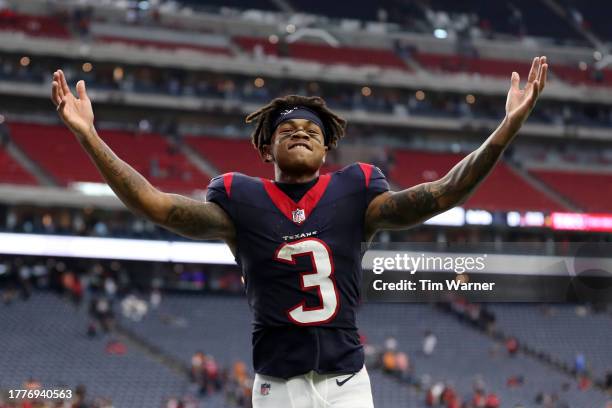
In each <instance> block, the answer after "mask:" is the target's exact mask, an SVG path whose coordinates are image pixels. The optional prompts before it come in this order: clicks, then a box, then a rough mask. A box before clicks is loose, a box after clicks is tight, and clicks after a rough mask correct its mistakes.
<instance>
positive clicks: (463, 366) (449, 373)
mask: <svg viewBox="0 0 612 408" xmlns="http://www.w3.org/2000/svg"><path fill="white" fill-rule="evenodd" d="M529 310H531V313H532V314H534V313H533V310H534V308H533V307H529ZM534 315H535V314H534ZM535 316H536V317H535V319H537V315H535ZM358 321H359V324H358V325H359V327H360V329H361V333H362V334H363V335H365V337H366V338H367V342H368V343H369V344H372V345H378V346H381V345H382V344H384V341H385V339H386V338H387V337H389V336H393V337H394V338H395V339H396V340H397V341H398V350H399V351H404V352H406V353H408V355H409V357H410V360H411V362H412V365H413V367H415V375H416V376H417V377H418V378H419V379H423V378H425V377H429V378H430V380H431V381H434V382H436V381H444V382H447V381H448V382H450V383H452V384H454V386H455V388H456V389H457V390H458V391H459V393H460V394H461V395H462V396H465V397H467V396H468V395H470V393H471V390H472V386H473V384H474V381H475V379H476V378H481V379H483V380H484V382H485V384H486V387H487V390H488V391H494V392H496V393H497V394H498V395H499V396H500V397H501V400H502V406H504V407H505V406H509V407H513V406H515V404H519V403H522V404H523V405H525V406H531V405H530V404H531V403H532V402H533V401H534V400H535V397H536V395H537V394H538V393H539V392H542V391H543V392H548V393H554V392H556V393H558V394H559V395H560V396H561V398H562V399H563V400H565V401H567V402H568V403H569V404H570V406H572V407H573V406H576V407H598V406H600V405H601V404H603V402H604V401H605V396H604V395H603V394H602V393H600V392H598V391H595V390H589V391H578V390H577V387H576V384H575V383H573V382H572V380H571V379H570V378H569V377H566V376H564V375H563V374H561V373H559V372H557V371H554V370H552V369H550V368H548V367H546V366H544V365H542V364H541V363H540V362H538V361H536V360H533V359H531V358H529V357H526V356H523V355H517V356H514V357H510V356H508V355H507V354H506V353H505V351H504V350H503V347H501V346H500V345H497V344H496V343H494V342H493V340H491V339H490V338H488V337H487V336H485V335H484V334H482V333H480V332H477V331H475V330H474V329H472V328H470V327H468V326H466V325H464V324H461V323H459V322H458V321H457V320H456V319H455V318H453V317H451V316H449V315H446V314H445V313H442V312H440V311H437V310H436V309H434V308H432V307H431V306H429V305H425V304H373V303H368V304H365V305H364V306H363V307H362V309H361V311H360V313H359V314H358ZM123 324H124V325H127V327H129V328H130V330H132V331H134V332H135V333H137V334H139V335H140V336H142V337H143V338H146V339H148V340H149V341H150V342H152V343H153V344H154V345H155V346H156V347H159V348H160V349H162V350H164V351H165V352H167V353H169V354H171V355H172V356H174V357H176V358H179V359H181V360H182V361H184V362H185V363H189V361H190V358H191V356H192V355H193V353H194V352H195V351H197V350H202V351H204V352H205V353H210V354H211V355H213V356H214V357H215V359H216V360H217V361H219V362H220V363H221V364H231V363H232V362H234V361H235V360H237V359H240V360H242V361H246V362H249V363H247V364H250V345H249V344H250V343H249V341H250V329H251V327H250V313H249V311H248V310H247V303H246V299H244V298H242V297H223V296H194V295H167V296H166V297H165V298H164V300H163V301H162V304H161V306H160V308H159V310H158V311H157V312H155V313H152V314H149V315H148V316H147V317H146V318H145V319H144V320H142V321H140V322H131V321H124V322H123ZM577 327H580V326H575V325H574V324H570V325H567V326H565V327H564V329H563V330H564V332H563V333H557V334H556V336H557V338H558V339H559V341H560V340H562V339H564V338H567V336H568V335H569V334H570V332H572V331H574V332H575V333H576V335H577V333H579V332H580V331H579V330H578V329H577ZM426 330H432V331H433V332H434V333H435V334H436V336H437V338H438V346H437V348H436V350H435V352H434V354H433V355H432V356H429V357H427V356H425V355H423V354H422V352H421V351H420V349H421V344H422V339H423V335H424V333H425V331H426ZM223 333H231V336H227V335H226V336H224V335H222V334H223ZM593 333H598V334H597V335H595V336H594V337H596V338H598V339H599V340H598V341H605V339H607V338H608V337H606V336H600V335H599V332H593ZM572 338H573V337H572ZM570 344H577V343H570ZM599 350H602V352H603V351H604V350H606V347H604V345H603V344H600V345H599ZM515 375H523V376H524V377H525V384H524V385H523V386H521V387H518V388H508V387H507V385H506V383H507V380H508V378H509V377H511V376H515ZM370 376H371V379H372V388H373V394H374V400H375V406H377V407H382V408H386V407H389V408H390V407H398V406H406V405H408V406H415V407H417V406H418V407H420V406H425V404H424V403H423V401H424V399H425V395H424V393H417V392H416V391H415V390H414V389H412V388H410V387H408V386H406V385H401V384H400V383H399V382H398V381H397V380H395V379H393V378H391V377H387V376H386V375H383V374H382V373H380V372H379V371H377V370H370ZM564 383H570V386H569V390H567V391H562V384H564ZM464 399H465V398H464Z"/></svg>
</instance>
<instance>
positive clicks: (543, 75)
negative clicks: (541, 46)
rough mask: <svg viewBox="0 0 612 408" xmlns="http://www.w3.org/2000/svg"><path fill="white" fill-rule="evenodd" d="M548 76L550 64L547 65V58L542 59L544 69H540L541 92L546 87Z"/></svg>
mask: <svg viewBox="0 0 612 408" xmlns="http://www.w3.org/2000/svg"><path fill="white" fill-rule="evenodd" d="M547 75H548V64H547V63H546V57H542V68H541V69H540V75H539V76H538V82H539V85H540V92H542V90H543V89H544V86H546V77H547Z"/></svg>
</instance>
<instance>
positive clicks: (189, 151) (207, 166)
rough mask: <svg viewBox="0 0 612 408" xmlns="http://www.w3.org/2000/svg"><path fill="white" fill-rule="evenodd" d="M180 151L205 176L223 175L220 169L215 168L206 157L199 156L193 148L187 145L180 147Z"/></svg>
mask: <svg viewBox="0 0 612 408" xmlns="http://www.w3.org/2000/svg"><path fill="white" fill-rule="evenodd" d="M180 151H181V153H183V154H184V155H185V157H187V159H188V160H189V161H190V162H191V164H193V165H194V166H196V167H197V168H198V170H200V171H201V172H202V173H204V174H214V175H216V174H221V172H220V171H219V169H218V168H217V167H215V166H214V165H213V164H212V163H211V162H210V161H209V160H206V158H205V157H204V155H202V154H199V153H198V152H197V151H196V150H195V149H194V148H193V147H191V146H190V145H189V144H187V143H183V144H181V146H180Z"/></svg>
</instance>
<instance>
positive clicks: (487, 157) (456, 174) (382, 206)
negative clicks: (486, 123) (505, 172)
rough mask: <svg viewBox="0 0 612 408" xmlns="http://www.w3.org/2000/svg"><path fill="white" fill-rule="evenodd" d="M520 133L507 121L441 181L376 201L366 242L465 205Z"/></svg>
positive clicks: (368, 217)
mask: <svg viewBox="0 0 612 408" xmlns="http://www.w3.org/2000/svg"><path fill="white" fill-rule="evenodd" d="M517 131H518V128H517V127H516V126H513V125H512V124H511V123H509V122H508V121H507V120H505V119H504V121H502V123H501V124H500V126H499V127H498V128H497V129H495V131H494V132H493V133H492V134H491V135H490V136H489V138H488V139H487V140H486V141H485V143H484V144H483V145H482V146H480V147H479V148H478V149H477V150H475V151H474V152H472V153H470V154H469V155H468V156H466V157H465V158H464V159H463V160H461V161H460V162H459V163H457V165H455V167H453V168H452V169H451V170H450V171H449V172H448V173H447V174H446V175H445V176H444V177H442V178H441V179H439V180H436V181H432V182H429V183H423V184H419V185H418V186H414V187H411V188H409V189H406V190H403V191H399V192H395V193H392V192H388V193H384V194H381V195H379V196H378V197H376V198H375V199H374V200H372V202H371V203H370V205H369V206H368V209H367V211H366V239H369V238H371V237H372V236H373V234H374V233H375V232H376V231H377V230H379V229H381V228H382V229H401V228H408V227H410V226H412V225H415V224H417V223H420V222H423V221H425V220H427V219H428V218H431V217H433V216H434V215H437V214H439V213H442V212H444V211H446V210H449V209H451V208H453V207H454V206H457V205H460V204H462V203H463V202H465V201H466V200H467V199H468V198H469V197H470V196H471V195H472V193H474V191H475V190H476V188H477V187H478V185H479V184H480V183H482V181H483V180H484V179H485V178H486V177H487V176H488V175H489V173H490V172H491V170H493V168H494V167H495V163H497V161H498V160H499V158H500V157H501V155H502V153H503V151H504V149H505V148H506V146H508V145H509V144H510V143H511V142H512V140H513V139H514V137H515V136H516V132H517Z"/></svg>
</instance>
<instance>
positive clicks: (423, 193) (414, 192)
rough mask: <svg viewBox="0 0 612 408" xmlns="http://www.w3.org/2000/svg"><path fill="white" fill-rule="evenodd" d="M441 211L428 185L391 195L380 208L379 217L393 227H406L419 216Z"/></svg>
mask: <svg viewBox="0 0 612 408" xmlns="http://www.w3.org/2000/svg"><path fill="white" fill-rule="evenodd" d="M438 210H439V204H438V200H437V199H436V197H435V195H434V194H433V193H432V192H431V191H430V189H429V188H428V187H427V186H426V185H423V184H421V185H419V186H416V187H414V188H411V189H409V190H405V191H403V192H399V193H394V194H390V195H389V196H388V198H387V199H386V200H384V201H383V202H382V204H381V205H380V207H379V216H380V217H381V218H383V219H385V220H386V221H387V222H388V223H390V224H393V225H404V224H405V223H406V222H409V221H410V220H412V219H414V218H417V217H418V214H433V213H435V212H437V211H438Z"/></svg>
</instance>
